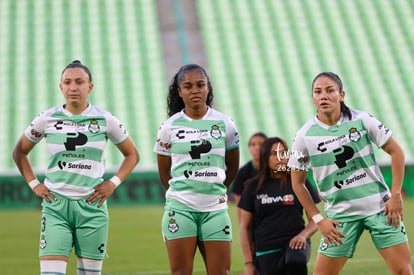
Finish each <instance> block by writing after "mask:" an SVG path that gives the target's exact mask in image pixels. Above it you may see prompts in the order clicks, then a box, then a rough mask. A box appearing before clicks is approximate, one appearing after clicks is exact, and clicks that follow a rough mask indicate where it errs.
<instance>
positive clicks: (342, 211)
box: [288, 110, 392, 221]
mask: <svg viewBox="0 0 414 275" xmlns="http://www.w3.org/2000/svg"><path fill="white" fill-rule="evenodd" d="M351 113H352V119H351V120H350V119H348V117H344V116H341V118H340V120H339V121H338V123H337V124H336V125H334V126H328V125H325V124H323V123H322V122H321V121H319V120H318V118H317V117H316V116H315V117H314V118H313V119H311V120H309V121H308V122H307V123H306V124H305V125H304V126H303V127H302V128H301V129H300V130H299V131H298V132H297V133H296V136H295V140H294V144H293V147H292V151H291V154H290V159H289V164H288V165H289V167H290V168H291V169H298V170H308V169H312V172H313V177H314V180H315V183H316V185H317V187H318V190H319V194H320V196H321V198H322V199H323V200H324V201H325V212H326V214H327V216H328V218H331V219H337V220H341V221H352V220H357V219H360V218H361V217H365V216H369V215H373V214H376V213H378V212H380V211H382V210H383V209H384V206H385V202H386V200H387V199H388V198H389V197H390V192H389V188H388V186H387V185H386V183H385V181H384V178H383V176H382V174H381V171H380V168H379V166H378V164H377V162H376V159H375V155H374V150H373V145H372V144H376V145H377V146H378V147H382V146H383V145H384V144H385V143H386V142H387V141H388V139H389V138H390V137H391V135H392V132H391V131H390V130H389V129H388V128H387V127H386V126H384V124H382V123H381V122H379V121H378V120H377V119H376V118H375V117H373V116H372V115H370V114H368V113H366V112H362V111H359V110H351Z"/></svg>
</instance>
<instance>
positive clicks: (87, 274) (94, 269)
mask: <svg viewBox="0 0 414 275" xmlns="http://www.w3.org/2000/svg"><path fill="white" fill-rule="evenodd" d="M102 264H103V261H102V260H92V259H85V258H78V275H101V272H102Z"/></svg>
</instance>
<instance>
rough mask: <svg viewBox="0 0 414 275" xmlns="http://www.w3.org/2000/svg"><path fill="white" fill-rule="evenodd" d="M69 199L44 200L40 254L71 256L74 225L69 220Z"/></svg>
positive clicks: (42, 255)
mask: <svg viewBox="0 0 414 275" xmlns="http://www.w3.org/2000/svg"><path fill="white" fill-rule="evenodd" d="M68 203H69V201H68V200H65V199H58V200H56V201H55V200H53V201H51V202H50V203H48V202H43V204H42V217H41V222H40V244H39V256H40V257H44V256H64V257H69V255H70V253H71V250H72V244H73V232H72V226H71V224H70V223H69V222H68V217H67V209H68V207H69V206H68Z"/></svg>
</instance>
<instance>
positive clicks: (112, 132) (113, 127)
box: [106, 113, 129, 145]
mask: <svg viewBox="0 0 414 275" xmlns="http://www.w3.org/2000/svg"><path fill="white" fill-rule="evenodd" d="M106 123H107V134H108V138H109V139H110V140H111V141H112V143H113V144H115V145H116V144H120V143H122V142H123V141H124V140H125V139H127V137H128V136H129V134H128V132H127V130H126V129H125V127H124V125H123V124H122V123H121V122H120V121H119V120H118V118H116V117H115V116H113V115H112V114H109V113H108V114H107V115H106Z"/></svg>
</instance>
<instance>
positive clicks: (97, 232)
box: [72, 200, 109, 260]
mask: <svg viewBox="0 0 414 275" xmlns="http://www.w3.org/2000/svg"><path fill="white" fill-rule="evenodd" d="M74 203H75V202H74ZM76 203H77V205H78V207H73V209H72V211H73V212H72V215H76V217H77V218H76V225H75V234H74V246H75V253H76V255H77V256H78V257H82V258H89V259H96V260H103V259H104V258H105V256H106V247H107V243H108V227H109V217H108V209H107V205H106V203H104V204H103V205H102V206H101V207H98V204H99V201H96V202H95V203H92V204H88V203H87V202H86V201H84V200H79V201H76Z"/></svg>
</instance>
